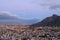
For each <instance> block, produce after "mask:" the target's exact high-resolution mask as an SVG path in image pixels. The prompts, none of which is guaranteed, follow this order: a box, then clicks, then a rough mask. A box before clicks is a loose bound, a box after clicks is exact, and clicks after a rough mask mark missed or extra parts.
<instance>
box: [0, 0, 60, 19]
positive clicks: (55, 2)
mask: <svg viewBox="0 0 60 40" xmlns="http://www.w3.org/2000/svg"><path fill="white" fill-rule="evenodd" d="M0 14H2V15H9V16H14V17H17V18H22V19H34V18H37V19H44V18H45V17H48V16H51V15H53V14H57V15H60V0H0Z"/></svg>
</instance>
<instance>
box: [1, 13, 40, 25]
mask: <svg viewBox="0 0 60 40" xmlns="http://www.w3.org/2000/svg"><path fill="white" fill-rule="evenodd" d="M38 21H39V19H29V20H27V19H20V18H18V17H17V16H15V15H13V14H10V13H9V12H0V24H21V25H31V24H34V23H37V22H38Z"/></svg>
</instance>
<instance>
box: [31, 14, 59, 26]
mask: <svg viewBox="0 0 60 40" xmlns="http://www.w3.org/2000/svg"><path fill="white" fill-rule="evenodd" d="M31 26H32V27H39V26H60V16H58V15H56V14H53V15H52V16H50V17H47V18H45V19H44V20H42V21H41V22H38V23H36V24H32V25H31Z"/></svg>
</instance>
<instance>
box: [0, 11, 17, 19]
mask: <svg viewBox="0 0 60 40" xmlns="http://www.w3.org/2000/svg"><path fill="white" fill-rule="evenodd" d="M0 19H18V17H17V16H16V15H14V14H12V13H10V12H8V11H0Z"/></svg>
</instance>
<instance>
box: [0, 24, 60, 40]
mask: <svg viewBox="0 0 60 40" xmlns="http://www.w3.org/2000/svg"><path fill="white" fill-rule="evenodd" d="M59 30H60V27H47V26H46V27H34V28H30V27H29V26H28V25H0V40H60V31H59Z"/></svg>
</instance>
